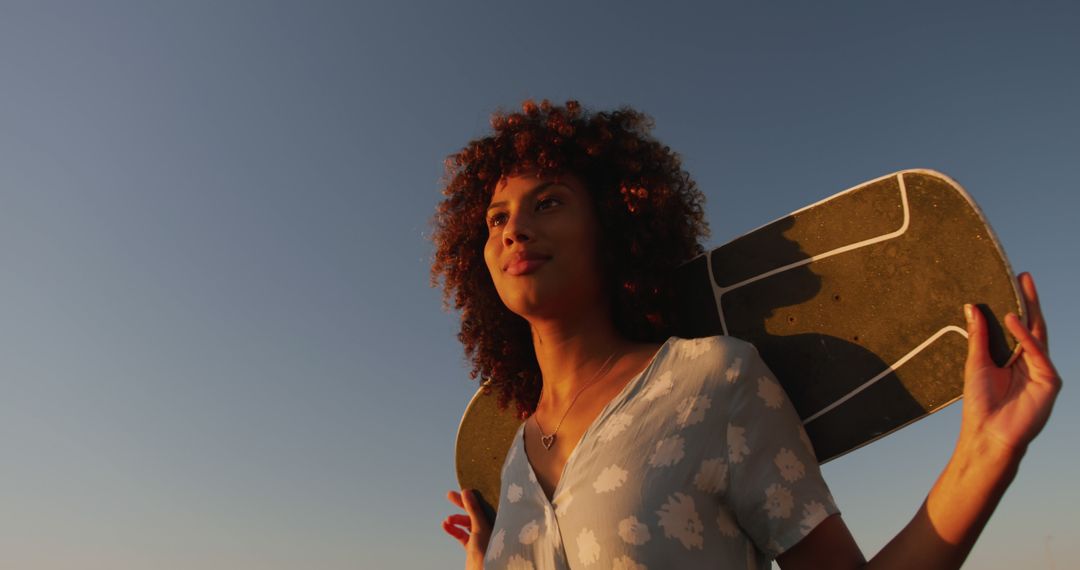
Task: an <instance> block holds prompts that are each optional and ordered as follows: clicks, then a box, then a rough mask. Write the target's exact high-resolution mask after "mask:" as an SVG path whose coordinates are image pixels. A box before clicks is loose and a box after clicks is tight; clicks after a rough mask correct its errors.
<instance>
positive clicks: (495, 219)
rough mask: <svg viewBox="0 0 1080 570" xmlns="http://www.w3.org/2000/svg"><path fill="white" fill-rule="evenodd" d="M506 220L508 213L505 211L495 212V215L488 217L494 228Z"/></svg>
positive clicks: (489, 223) (490, 224)
mask: <svg viewBox="0 0 1080 570" xmlns="http://www.w3.org/2000/svg"><path fill="white" fill-rule="evenodd" d="M505 221H506V214H503V213H499V214H494V215H493V216H491V217H490V218H488V225H489V226H491V227H493V228H494V227H497V226H498V225H500V224H502V223H504V222H505Z"/></svg>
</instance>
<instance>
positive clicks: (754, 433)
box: [719, 342, 839, 558]
mask: <svg viewBox="0 0 1080 570" xmlns="http://www.w3.org/2000/svg"><path fill="white" fill-rule="evenodd" d="M739 344H740V345H741V346H739V347H737V349H736V350H733V351H732V354H733V355H734V357H733V358H732V357H729V359H727V362H726V365H725V366H724V368H726V369H725V370H721V371H719V372H720V374H721V378H720V379H719V381H720V383H721V384H724V383H726V384H728V386H727V388H728V395H729V397H728V403H729V409H728V414H729V415H728V423H727V426H726V442H725V443H726V445H727V460H728V468H729V481H730V485H728V486H727V489H726V491H725V493H724V494H725V496H724V497H723V499H724V500H725V502H726V503H727V505H728V507H729V508H730V509H731V512H732V514H734V516H735V519H736V521H737V522H738V525H739V526H740V527H741V528H742V529H743V532H745V533H746V535H747V536H749V537H750V539H751V540H752V541H753V542H754V543H755V545H756V546H757V547H758V549H759V550H760V551H761V552H764V553H766V554H767V555H768V556H769V557H771V558H775V557H776V556H778V555H779V554H781V553H782V552H784V551H785V550H787V549H788V548H791V547H792V546H794V545H795V544H796V543H797V542H799V541H800V540H802V538H803V537H804V536H806V535H807V534H809V532H810V531H811V530H813V529H814V527H816V526H817V525H818V524H819V523H820V522H821V521H823V520H825V518H827V517H828V516H829V515H832V514H835V513H838V512H839V510H838V509H837V508H836V504H835V502H834V501H833V498H832V495H831V494H830V493H829V488H828V486H827V485H826V484H825V480H824V479H823V478H822V476H821V469H820V467H819V466H818V462H817V458H816V457H815V456H814V450H813V447H812V445H811V444H810V439H809V438H808V437H807V435H806V431H805V430H803V427H802V421H801V420H800V419H799V415H798V413H797V412H796V411H795V407H794V406H793V405H792V404H791V402H790V401H789V400H788V397H787V394H786V393H785V392H784V389H783V388H782V387H781V386H780V384H779V382H777V380H776V377H775V376H774V375H773V373H772V371H771V370H769V368H768V366H766V365H765V362H764V361H762V360H761V357H760V356H759V355H758V352H757V349H755V348H754V346H753V345H751V344H749V343H741V342H740V343H739Z"/></svg>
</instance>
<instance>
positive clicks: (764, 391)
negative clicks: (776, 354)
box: [757, 376, 784, 410]
mask: <svg viewBox="0 0 1080 570" xmlns="http://www.w3.org/2000/svg"><path fill="white" fill-rule="evenodd" d="M757 395H758V396H760V397H761V399H762V401H764V402H765V406H766V407H768V408H771V409H774V410H778V409H780V406H782V405H783V404H784V389H783V388H781V387H780V384H778V383H776V382H773V381H772V380H771V379H770V378H769V377H768V376H762V377H761V378H758V379H757Z"/></svg>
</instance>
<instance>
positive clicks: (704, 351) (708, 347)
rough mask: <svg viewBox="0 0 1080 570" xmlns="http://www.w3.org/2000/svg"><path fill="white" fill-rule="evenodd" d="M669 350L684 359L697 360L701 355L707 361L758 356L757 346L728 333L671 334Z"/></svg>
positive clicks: (713, 361)
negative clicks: (704, 334) (711, 334)
mask: <svg viewBox="0 0 1080 570" xmlns="http://www.w3.org/2000/svg"><path fill="white" fill-rule="evenodd" d="M669 340H670V342H671V349H672V350H671V351H672V353H674V355H676V356H677V357H679V359H681V360H684V361H697V360H699V359H701V358H702V357H703V356H704V357H706V361H707V362H711V363H716V362H717V361H718V360H719V361H723V360H734V359H736V358H740V359H745V358H748V357H749V358H758V357H759V356H758V351H757V348H756V347H755V346H754V345H753V344H751V343H750V342H747V341H745V340H742V339H740V338H736V337H733V336H729V335H715V336H705V337H696V338H682V337H676V336H673V337H671V339H669Z"/></svg>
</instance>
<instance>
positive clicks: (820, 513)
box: [799, 501, 829, 536]
mask: <svg viewBox="0 0 1080 570" xmlns="http://www.w3.org/2000/svg"><path fill="white" fill-rule="evenodd" d="M827 516H829V513H828V512H827V511H826V510H825V505H823V504H821V503H819V502H817V501H810V502H809V503H806V504H805V505H803V510H802V520H801V521H799V526H800V529H799V530H801V531H802V533H803V535H804V536H805V535H807V534H810V531H812V530H814V527H816V526H817V525H818V523H820V522H821V521H823V520H825V517H827Z"/></svg>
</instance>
